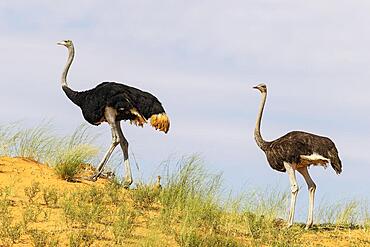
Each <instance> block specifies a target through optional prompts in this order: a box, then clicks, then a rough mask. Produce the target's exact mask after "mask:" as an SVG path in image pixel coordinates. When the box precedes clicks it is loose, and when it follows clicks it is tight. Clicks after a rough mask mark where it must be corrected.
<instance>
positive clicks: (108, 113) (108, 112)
mask: <svg viewBox="0 0 370 247" xmlns="http://www.w3.org/2000/svg"><path fill="white" fill-rule="evenodd" d="M104 116H105V119H106V120H107V122H108V124H109V125H110V127H111V131H112V144H111V145H110V147H109V149H108V151H107V152H106V153H105V155H104V157H103V159H102V160H101V161H100V163H99V165H98V168H97V171H96V173H95V174H94V175H92V176H91V177H89V178H88V180H91V181H96V180H97V179H98V177H99V176H100V175H101V173H102V172H103V168H104V166H105V164H106V163H107V161H108V160H109V157H110V156H111V155H112V153H113V150H114V149H115V147H117V145H118V144H119V143H120V137H119V133H118V128H117V122H116V121H115V120H116V111H115V110H114V109H113V108H110V107H107V108H106V109H105V114H104ZM118 126H119V123H118Z"/></svg>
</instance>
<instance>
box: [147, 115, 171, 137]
mask: <svg viewBox="0 0 370 247" xmlns="http://www.w3.org/2000/svg"><path fill="white" fill-rule="evenodd" d="M150 124H151V125H152V126H153V127H154V128H155V129H157V130H160V131H163V132H164V133H167V132H168V130H169V129H170V119H169V118H168V116H167V115H166V113H160V114H155V115H152V116H151V117H150Z"/></svg>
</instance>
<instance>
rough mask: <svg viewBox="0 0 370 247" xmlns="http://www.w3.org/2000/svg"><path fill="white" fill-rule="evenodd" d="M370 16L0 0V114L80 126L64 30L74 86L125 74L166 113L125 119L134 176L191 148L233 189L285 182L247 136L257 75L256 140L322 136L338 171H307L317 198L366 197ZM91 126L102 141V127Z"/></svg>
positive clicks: (341, 8)
mask: <svg viewBox="0 0 370 247" xmlns="http://www.w3.org/2000/svg"><path fill="white" fill-rule="evenodd" d="M369 12H370V3H369V2H368V1H325V2H323V1H285V0H281V1H274V0H262V1H248V0H247V1H109V3H108V2H107V1H105V2H104V3H103V2H102V1H78V2H77V1H37V0H36V1H32V2H31V1H1V2H0V32H1V39H0V45H1V56H0V64H1V67H0V74H1V77H2V79H1V83H0V85H1V90H0V105H1V106H2V108H1V115H2V119H1V123H9V122H13V121H15V120H24V122H26V124H28V125H31V126H32V125H36V124H38V123H40V122H41V121H42V120H44V119H52V121H53V123H54V126H55V127H56V129H57V130H58V131H60V132H61V133H70V132H71V131H72V130H73V129H74V128H75V127H76V126H78V125H79V124H80V123H81V122H83V119H82V115H81V113H80V110H79V108H77V107H76V106H74V105H73V104H72V103H71V102H69V101H68V99H67V98H66V96H65V95H64V94H63V92H62V90H61V88H60V75H61V72H62V69H63V66H64V64H65V61H66V56H67V52H66V49H65V48H63V47H59V46H57V45H56V42H57V41H59V40H62V39H72V40H73V41H74V44H75V48H76V57H75V61H74V64H73V65H72V68H71V70H70V73H69V77H68V81H69V83H70V86H71V87H72V88H74V89H76V90H85V89H88V88H91V87H94V86H95V85H96V84H97V83H99V82H101V81H119V82H124V83H127V84H129V85H132V86H136V87H138V88H141V89H143V90H146V91H149V92H151V93H153V94H154V95H156V96H157V97H158V98H159V99H160V100H161V101H162V103H163V105H164V106H165V108H166V110H167V112H168V114H169V116H170V117H171V129H170V132H169V133H168V134H167V135H164V134H162V133H159V132H156V131H155V130H154V129H152V128H150V127H145V128H143V129H141V128H137V127H133V126H129V125H128V124H127V123H123V124H122V125H123V129H124V132H125V135H126V137H127V139H128V140H129V142H130V149H131V151H132V152H134V153H135V156H136V159H137V160H138V162H139V163H140V167H141V172H142V173H143V176H144V177H148V176H152V175H153V174H155V175H156V173H157V171H158V166H159V164H160V163H161V162H162V161H164V160H167V159H168V158H169V157H181V156H182V155H186V154H192V153H200V154H201V156H202V157H203V159H204V162H205V164H206V166H207V168H208V169H210V170H211V171H214V172H222V173H223V174H224V182H225V186H227V187H228V188H230V189H233V190H234V191H238V192H239V191H243V190H248V189H250V188H251V187H266V186H269V185H270V186H280V187H281V188H282V189H287V188H288V186H289V182H288V177H287V175H286V174H282V173H278V172H275V171H273V170H272V169H271V168H270V167H269V165H268V164H267V162H266V159H265V156H264V154H263V153H262V151H261V150H259V149H258V147H257V146H256V144H255V143H254V140H253V129H254V124H255V118H256V114H257V108H258V104H259V101H260V95H259V93H258V92H256V91H254V90H252V86H254V85H255V84H258V83H259V82H265V83H266V84H267V85H268V87H269V95H268V100H267V105H266V109H265V115H264V118H263V122H262V134H263V136H264V138H265V139H267V140H273V139H276V138H278V137H279V136H281V135H283V134H285V133H287V132H288V131H291V130H305V131H307V132H312V133H316V134H320V135H325V136H329V137H331V138H332V139H333V140H334V141H335V143H336V145H337V147H338V149H339V152H340V157H341V159H342V162H343V173H342V174H341V175H340V176H336V175H335V172H334V171H333V170H332V169H331V168H330V169H327V170H324V169H323V168H320V167H313V168H312V169H310V172H311V174H312V177H313V179H314V180H315V182H316V184H317V185H318V190H317V198H318V199H319V200H320V199H322V200H326V199H327V200H329V201H336V200H342V199H346V198H364V199H368V200H369V199H370V196H369V195H370V193H369V192H370V189H369V188H370V182H369V174H370V152H369V151H368V147H367V145H368V141H369V139H370V131H369V127H368V126H369V125H370V116H369V114H368V111H369V108H370V97H369V90H370V86H369V85H370V84H369V80H370V55H369V44H370V42H369V41H370V29H369V28H368V23H369V22H370V16H369V14H368V13H369ZM93 128H94V130H95V129H96V131H97V132H101V133H103V137H102V138H100V139H101V140H100V141H99V142H101V143H99V144H100V145H102V146H105V145H108V143H109V141H110V133H109V128H108V127H107V126H100V127H93ZM134 173H135V176H136V178H137V177H138V176H139V174H137V172H136V171H135V168H134ZM299 184H300V185H301V187H302V190H301V192H300V194H299V198H298V203H300V204H302V205H306V201H307V193H306V192H305V189H306V185H305V183H304V181H303V179H301V178H300V177H299ZM303 215H305V210H303Z"/></svg>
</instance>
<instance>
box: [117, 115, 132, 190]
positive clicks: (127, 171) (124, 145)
mask: <svg viewBox="0 0 370 247" xmlns="http://www.w3.org/2000/svg"><path fill="white" fill-rule="evenodd" d="M116 126H117V131H118V136H119V143H120V145H121V148H122V151H123V158H124V165H125V181H124V183H123V186H124V188H126V189H128V188H129V187H130V185H131V184H132V173H131V165H130V161H129V159H128V141H127V140H126V138H125V136H124V135H123V132H122V129H121V124H120V122H118V121H117V122H116Z"/></svg>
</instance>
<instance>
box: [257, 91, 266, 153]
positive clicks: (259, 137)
mask: <svg viewBox="0 0 370 247" xmlns="http://www.w3.org/2000/svg"><path fill="white" fill-rule="evenodd" d="M266 97H267V92H263V93H262V100H261V104H260V108H259V112H258V116H257V121H256V127H255V129H254V139H255V140H256V143H257V145H258V146H259V147H260V148H261V149H262V150H264V149H265V148H266V146H267V145H268V142H266V141H265V140H263V138H262V135H261V119H262V114H263V109H264V107H265V103H266Z"/></svg>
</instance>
